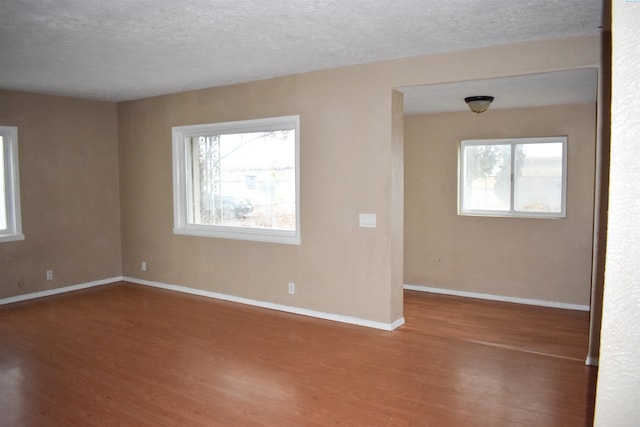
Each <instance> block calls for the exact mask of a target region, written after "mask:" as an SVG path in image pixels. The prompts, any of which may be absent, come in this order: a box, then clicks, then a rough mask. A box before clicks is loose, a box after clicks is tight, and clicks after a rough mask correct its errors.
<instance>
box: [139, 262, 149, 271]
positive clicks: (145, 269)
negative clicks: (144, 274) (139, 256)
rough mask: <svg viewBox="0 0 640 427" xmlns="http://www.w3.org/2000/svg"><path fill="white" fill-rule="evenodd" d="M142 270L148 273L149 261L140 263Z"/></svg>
mask: <svg viewBox="0 0 640 427" xmlns="http://www.w3.org/2000/svg"><path fill="white" fill-rule="evenodd" d="M140 270H142V271H147V261H142V262H141V263H140Z"/></svg>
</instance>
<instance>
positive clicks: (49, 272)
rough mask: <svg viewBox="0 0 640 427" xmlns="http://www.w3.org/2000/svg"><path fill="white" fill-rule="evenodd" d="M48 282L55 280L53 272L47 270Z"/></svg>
mask: <svg viewBox="0 0 640 427" xmlns="http://www.w3.org/2000/svg"><path fill="white" fill-rule="evenodd" d="M47 280H53V270H47Z"/></svg>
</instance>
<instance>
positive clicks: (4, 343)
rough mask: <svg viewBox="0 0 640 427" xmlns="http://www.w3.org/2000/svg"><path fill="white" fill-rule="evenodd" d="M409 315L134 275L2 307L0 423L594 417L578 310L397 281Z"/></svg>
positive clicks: (560, 421) (496, 421) (541, 421)
mask: <svg viewBox="0 0 640 427" xmlns="http://www.w3.org/2000/svg"><path fill="white" fill-rule="evenodd" d="M405 319H406V322H407V323H406V325H405V326H403V327H401V328H400V329H398V330H396V331H394V332H384V331H377V330H372V329H367V328H363V327H357V326H351V325H344V324H340V323H335V322H331V321H324V320H318V319H312V318H308V317H304V316H297V315H292V314H287V313H280V312H275V311H269V310H265V309H260V308H256V307H249V306H244V305H240V304H234V303H229V302H222V301H216V300H211V299H207V298H202V297H197V296H193V295H185V294H179V293H174V292H170V291H164V290H159V289H153V288H148V287H143V286H139V285H133V284H129V283H118V284H114V285H107V286H103V287H98V288H93V289H88V290H84V291H78V292H73V293H69V294H65V295H58V296H54V297H49V298H45V299H39V300H33V301H28V302H22V303H16V304H11V305H7V306H3V307H0V425H2V426H6V427H13V426H243V427H245V426H456V427H459V426H545V427H547V426H563V427H568V426H569V427H570V426H587V425H591V422H592V421H591V420H592V413H593V400H594V392H595V391H594V390H595V377H596V370H595V369H594V368H590V367H587V366H585V365H584V357H585V355H586V351H587V340H588V337H587V333H588V314H587V313H582V312H573V311H566V310H558V309H547V308H539V307H528V306H521V305H512V304H506V303H498V302H488V301H481V300H471V299H462V298H457V297H447V296H441V295H432V294H423V293H418V292H411V291H406V293H405Z"/></svg>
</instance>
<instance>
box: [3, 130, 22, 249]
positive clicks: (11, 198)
mask: <svg viewBox="0 0 640 427" xmlns="http://www.w3.org/2000/svg"><path fill="white" fill-rule="evenodd" d="M0 135H2V138H3V142H4V143H3V144H2V146H3V149H4V153H3V154H4V156H3V158H4V184H5V188H4V191H3V193H2V194H0V196H2V195H4V198H5V206H6V217H7V228H6V229H0V242H11V241H16V240H24V234H22V219H21V211H20V172H19V169H18V128H17V127H15V126H0Z"/></svg>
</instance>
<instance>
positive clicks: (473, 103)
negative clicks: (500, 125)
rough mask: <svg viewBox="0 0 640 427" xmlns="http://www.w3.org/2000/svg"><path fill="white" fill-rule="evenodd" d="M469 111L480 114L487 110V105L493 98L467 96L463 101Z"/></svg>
mask: <svg viewBox="0 0 640 427" xmlns="http://www.w3.org/2000/svg"><path fill="white" fill-rule="evenodd" d="M464 102H466V103H467V105H468V106H469V109H470V110H471V111H473V112H474V113H478V114H480V113H482V112H484V111H487V110H488V109H489V105H491V103H492V102H493V96H485V95H482V96H468V97H466V98H465V99H464Z"/></svg>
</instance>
